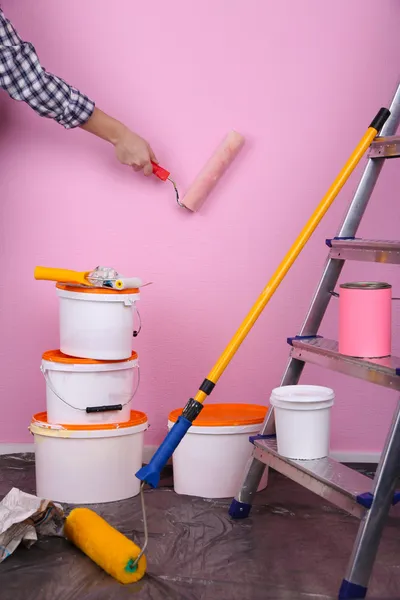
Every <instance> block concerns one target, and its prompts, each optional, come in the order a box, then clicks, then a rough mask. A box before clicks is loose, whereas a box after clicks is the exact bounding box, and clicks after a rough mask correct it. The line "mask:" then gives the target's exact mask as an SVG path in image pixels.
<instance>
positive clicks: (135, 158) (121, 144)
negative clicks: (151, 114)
mask: <svg viewBox="0 0 400 600" xmlns="http://www.w3.org/2000/svg"><path fill="white" fill-rule="evenodd" d="M114 146H115V154H116V155H117V158H118V160H119V162H120V163H122V164H123V165H128V166H129V167H132V169H133V170H134V171H141V170H142V169H143V173H144V175H146V177H148V176H149V175H151V174H152V173H153V166H152V164H151V161H153V162H155V163H157V162H158V161H157V159H156V157H155V155H154V152H153V150H152V149H151V147H150V145H149V144H148V143H147V142H146V140H144V139H143V138H142V137H140V135H137V133H134V132H133V131H131V130H130V129H128V127H123V128H122V131H121V133H120V135H119V136H118V139H117V140H116V142H115V144H114Z"/></svg>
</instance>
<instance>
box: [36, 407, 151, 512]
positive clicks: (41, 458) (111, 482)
mask: <svg viewBox="0 0 400 600" xmlns="http://www.w3.org/2000/svg"><path fill="white" fill-rule="evenodd" d="M147 427H148V425H147V417H146V415H145V414H144V413H142V412H139V411H132V412H131V419H130V421H129V422H128V423H121V424H119V425H104V426H102V427H99V426H96V425H92V426H91V427H90V426H86V428H80V427H79V426H75V428H72V427H69V428H65V427H61V426H57V425H51V424H49V423H48V422H47V419H46V413H39V414H37V415H35V416H34V417H33V419H32V423H31V426H30V431H31V432H32V434H33V435H34V439H35V466H36V495H37V496H39V497H40V498H50V499H51V500H54V501H57V502H68V503H71V504H94V503H98V502H114V501H116V500H123V499H125V498H131V497H132V496H136V495H137V494H138V493H139V490H140V481H139V479H137V477H135V473H136V472H137V471H138V469H140V467H141V466H142V456H143V436H144V431H145V430H146V429H147Z"/></svg>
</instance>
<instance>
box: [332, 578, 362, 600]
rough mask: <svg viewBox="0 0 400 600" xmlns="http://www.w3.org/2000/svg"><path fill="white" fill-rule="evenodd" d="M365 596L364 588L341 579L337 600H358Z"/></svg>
mask: <svg viewBox="0 0 400 600" xmlns="http://www.w3.org/2000/svg"><path fill="white" fill-rule="evenodd" d="M366 595H367V588H366V587H364V586H362V585H357V584H356V583H351V581H346V579H343V581H342V585H341V586H340V590H339V600H358V599H359V598H365V597H366Z"/></svg>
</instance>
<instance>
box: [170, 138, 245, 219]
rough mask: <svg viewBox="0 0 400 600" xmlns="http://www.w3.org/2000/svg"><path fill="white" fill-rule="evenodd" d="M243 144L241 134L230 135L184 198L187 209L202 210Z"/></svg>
mask: <svg viewBox="0 0 400 600" xmlns="http://www.w3.org/2000/svg"><path fill="white" fill-rule="evenodd" d="M243 144H244V137H243V136H242V135H240V133H237V132H236V131H231V132H230V133H228V135H227V136H226V138H225V139H224V141H223V142H222V143H221V145H220V146H219V148H218V149H217V150H216V151H215V152H214V154H213V155H212V156H211V158H210V159H209V160H208V162H207V163H206V165H205V166H204V168H203V169H202V171H201V172H200V173H199V174H198V175H197V177H196V179H195V180H194V182H193V183H192V185H191V186H190V188H189V189H188V191H187V192H186V194H185V196H184V197H183V200H182V202H183V204H184V205H185V206H186V208H188V209H189V210H191V211H193V212H196V211H198V210H199V208H201V206H202V205H203V204H204V202H205V200H206V199H207V197H208V195H209V194H210V192H211V191H212V190H213V189H214V187H215V185H216V184H217V181H218V180H219V179H220V178H221V177H222V175H223V174H224V173H225V171H226V169H227V168H228V167H229V165H230V164H231V163H232V162H233V160H234V159H235V158H236V156H237V155H238V153H239V151H240V150H241V148H242V146H243Z"/></svg>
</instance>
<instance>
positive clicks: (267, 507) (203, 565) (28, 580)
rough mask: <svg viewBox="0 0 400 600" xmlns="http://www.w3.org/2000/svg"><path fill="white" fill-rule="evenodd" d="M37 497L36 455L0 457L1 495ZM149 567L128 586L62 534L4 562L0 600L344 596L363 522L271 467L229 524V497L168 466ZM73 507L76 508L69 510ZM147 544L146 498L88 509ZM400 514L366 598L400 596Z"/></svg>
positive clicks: (152, 517) (149, 499) (152, 503)
mask: <svg viewBox="0 0 400 600" xmlns="http://www.w3.org/2000/svg"><path fill="white" fill-rule="evenodd" d="M11 487H17V488H19V489H21V490H23V491H26V492H29V493H35V478H34V458H33V455H31V454H29V455H28V454H27V455H9V456H0V497H1V498H2V497H3V496H4V495H5V494H6V493H7V492H8V491H9V490H10V489H11ZM145 498H146V507H147V513H148V524H149V535H150V539H149V546H148V552H147V560H148V568H147V574H146V576H145V577H144V579H143V580H142V581H140V582H138V583H136V584H132V585H129V586H123V585H121V584H119V583H118V582H116V581H115V580H113V579H112V578H111V577H109V576H108V575H107V574H105V573H104V572H103V571H102V570H101V569H100V568H99V567H97V565H95V564H94V563H93V562H92V561H91V560H90V559H88V558H87V557H86V556H85V555H83V554H82V553H81V552H80V551H79V550H78V549H77V548H75V547H73V546H72V545H71V544H70V543H69V542H67V541H66V540H65V539H63V538H54V537H53V538H50V537H49V538H43V539H41V540H39V541H38V542H37V543H36V544H35V545H34V546H32V547H31V548H30V549H29V550H28V549H26V548H24V547H21V546H20V547H19V548H18V549H17V550H16V551H15V553H14V554H13V555H11V556H10V557H9V558H7V559H6V560H5V561H4V562H3V563H1V564H0V600H38V599H39V600H75V599H76V600H125V599H128V598H129V599H130V600H268V599H272V598H273V599H275V600H280V599H300V600H302V599H304V600H305V599H307V600H311V599H312V600H323V599H324V600H325V599H331V598H337V593H338V589H339V586H340V583H341V580H342V578H343V576H344V573H345V569H346V565H347V561H348V558H349V556H350V553H351V549H352V545H353V541H354V539H355V535H356V532H357V526H358V521H357V520H356V519H354V518H352V517H350V516H348V515H347V514H345V513H343V512H342V511H340V510H338V509H336V508H335V507H333V506H331V505H327V504H326V503H325V502H324V501H323V500H322V499H321V498H319V497H317V496H315V495H314V494H312V493H311V492H308V491H307V490H305V489H303V488H301V487H300V486H298V485H297V484H295V483H293V482H291V481H289V480H287V479H285V478H284V477H282V476H281V475H279V474H278V473H275V472H270V483H269V485H268V488H267V489H266V490H265V491H263V492H260V493H259V494H258V495H257V499H256V502H255V505H254V507H253V510H252V514H251V517H250V518H248V519H246V520H243V521H232V520H231V519H230V518H229V516H228V507H229V503H230V500H228V499H227V500H204V499H201V498H192V497H188V496H178V495H176V494H175V493H174V491H173V487H172V476H171V471H170V470H168V471H166V472H165V474H164V476H163V479H162V481H161V484H160V488H158V489H157V490H148V491H146V495H145ZM65 508H66V510H67V511H68V509H69V508H71V507H69V506H65ZM91 508H92V509H94V510H96V512H98V513H99V514H100V515H102V516H103V517H104V518H106V519H107V520H108V521H109V522H110V523H111V524H112V525H114V526H115V527H117V528H118V529H120V530H121V531H122V532H123V533H124V534H125V535H127V536H128V537H131V538H133V539H134V541H135V542H136V543H137V544H138V545H141V543H142V542H143V522H142V519H141V510H140V499H139V497H137V498H133V499H130V500H125V501H121V502H114V503H109V504H99V505H91ZM399 515H400V513H399V512H397V511H396V509H394V510H393V513H392V514H391V516H390V518H389V520H388V523H387V526H386V529H385V533H384V536H383V540H382V543H381V546H380V549H379V554H378V558H377V561H376V563H375V568H374V572H373V576H372V580H371V582H370V587H369V594H368V598H370V599H376V600H378V599H379V600H383V599H385V600H386V599H387V600H389V599H390V600H394V599H399V598H400V516H399Z"/></svg>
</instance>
